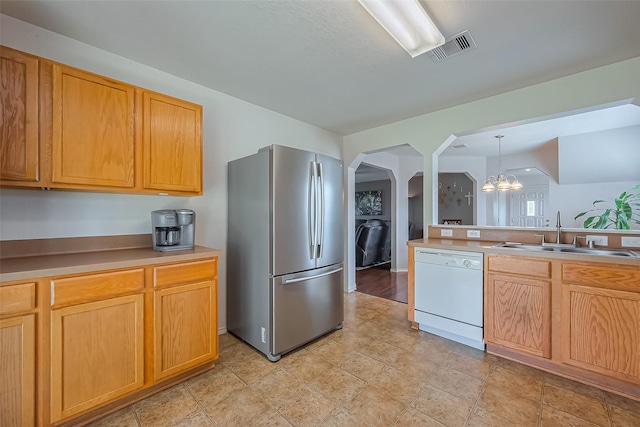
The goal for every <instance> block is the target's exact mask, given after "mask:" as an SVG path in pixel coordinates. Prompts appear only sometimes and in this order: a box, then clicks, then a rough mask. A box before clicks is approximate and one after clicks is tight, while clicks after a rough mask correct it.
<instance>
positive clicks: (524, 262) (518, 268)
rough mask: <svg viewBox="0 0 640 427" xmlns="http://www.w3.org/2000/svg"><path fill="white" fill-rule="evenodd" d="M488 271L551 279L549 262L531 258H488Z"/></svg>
mask: <svg viewBox="0 0 640 427" xmlns="http://www.w3.org/2000/svg"><path fill="white" fill-rule="evenodd" d="M488 264H489V270H490V271H500V272H502V273H511V274H522V275H526V276H534V277H544V278H550V277H551V261H547V260H542V259H532V258H521V257H508V256H490V257H489V263H488Z"/></svg>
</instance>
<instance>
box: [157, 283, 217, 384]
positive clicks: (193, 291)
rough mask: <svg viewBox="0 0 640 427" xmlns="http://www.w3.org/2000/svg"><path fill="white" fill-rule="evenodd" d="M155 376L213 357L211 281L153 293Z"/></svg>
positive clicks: (215, 349) (213, 326)
mask: <svg viewBox="0 0 640 427" xmlns="http://www.w3.org/2000/svg"><path fill="white" fill-rule="evenodd" d="M154 299H155V315H156V321H155V348H156V350H155V370H154V372H155V379H156V380H160V379H162V378H165V377H167V376H170V375H173V374H175V373H177V372H180V371H183V370H185V369H188V368H190V367H192V366H196V365H198V364H200V363H202V362H206V361H208V360H212V359H214V358H215V356H216V355H217V342H218V331H217V328H216V327H215V325H216V323H217V320H216V319H215V318H214V317H215V312H214V309H213V308H214V307H215V306H216V287H215V286H214V282H213V281H208V282H201V283H195V284H190V285H184V286H177V287H174V288H168V289H163V290H160V291H156V292H155V296H154Z"/></svg>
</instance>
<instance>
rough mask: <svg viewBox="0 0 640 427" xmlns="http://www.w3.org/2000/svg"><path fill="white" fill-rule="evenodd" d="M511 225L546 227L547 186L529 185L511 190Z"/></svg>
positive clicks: (547, 224) (547, 220) (547, 222)
mask: <svg viewBox="0 0 640 427" xmlns="http://www.w3.org/2000/svg"><path fill="white" fill-rule="evenodd" d="M511 193H512V194H511V201H510V203H511V225H512V226H516V227H548V226H549V215H548V213H547V210H548V209H547V205H548V203H547V200H548V199H549V187H548V186H544V187H529V188H525V189H522V190H520V191H513V192H511Z"/></svg>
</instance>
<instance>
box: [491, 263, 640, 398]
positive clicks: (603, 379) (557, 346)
mask: <svg viewBox="0 0 640 427" xmlns="http://www.w3.org/2000/svg"><path fill="white" fill-rule="evenodd" d="M487 261H488V262H487V265H488V267H489V268H488V272H487V274H486V276H485V341H486V342H487V351H488V352H490V353H492V354H496V355H499V356H503V357H507V358H509V359H512V360H517V361H521V362H523V363H526V364H528V365H532V366H537V367H539V368H541V369H544V370H546V371H549V372H553V373H555V374H558V375H560V376H564V377H568V378H571V379H573V380H576V381H581V382H584V383H586V384H590V385H593V386H596V387H600V388H602V389H605V390H608V391H612V392H615V393H619V394H622V395H625V396H627V397H630V398H633V399H635V400H639V401H640V387H639V385H640V266H635V265H619V264H607V263H598V262H595V263H594V262H590V263H584V262H577V261H576V262H574V261H567V260H558V259H556V260H541V259H540V258H530V259H529V258H526V257H505V256H493V255H489V256H488V260H487ZM492 265H493V268H492Z"/></svg>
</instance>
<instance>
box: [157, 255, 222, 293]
mask: <svg viewBox="0 0 640 427" xmlns="http://www.w3.org/2000/svg"><path fill="white" fill-rule="evenodd" d="M216 261H217V258H213V259H207V260H204V261H197V262H189V263H184V264H172V265H164V266H160V267H155V268H154V269H153V285H154V286H156V287H161V286H173V285H181V284H186V283H192V282H198V281H202V280H210V279H213V278H214V277H216V275H217V274H218V269H217V262H216Z"/></svg>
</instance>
